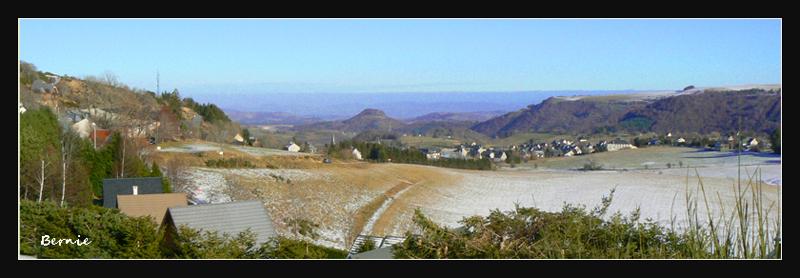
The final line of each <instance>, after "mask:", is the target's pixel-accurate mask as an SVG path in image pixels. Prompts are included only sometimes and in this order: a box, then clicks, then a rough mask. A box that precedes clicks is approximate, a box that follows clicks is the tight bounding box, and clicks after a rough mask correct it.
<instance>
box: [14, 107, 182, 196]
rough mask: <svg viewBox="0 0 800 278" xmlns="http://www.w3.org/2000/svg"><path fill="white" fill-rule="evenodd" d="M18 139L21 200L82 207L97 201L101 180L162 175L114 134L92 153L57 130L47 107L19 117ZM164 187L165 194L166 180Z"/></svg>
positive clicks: (65, 129)
mask: <svg viewBox="0 0 800 278" xmlns="http://www.w3.org/2000/svg"><path fill="white" fill-rule="evenodd" d="M19 137H20V161H19V163H20V167H19V170H20V183H19V186H20V198H21V199H26V200H36V201H37V202H41V201H46V200H52V201H57V202H59V203H60V204H61V205H66V204H71V205H78V206H85V205H89V204H91V203H92V201H93V200H100V199H102V194H103V179H106V178H125V177H159V176H163V175H162V173H161V170H160V169H159V166H158V165H157V164H156V163H153V164H152V165H149V166H148V165H147V164H146V163H145V161H144V160H143V158H142V157H141V155H140V153H139V152H138V148H137V147H136V146H135V143H134V142H132V140H130V139H126V138H124V137H123V136H122V135H121V134H120V133H119V132H114V133H113V134H112V135H111V138H109V141H108V143H106V144H104V145H102V146H100V147H98V148H96V149H95V147H94V142H93V141H90V140H89V139H88V138H80V137H79V136H78V135H77V134H76V133H75V132H74V131H72V129H70V128H69V126H68V125H64V126H62V124H60V123H59V121H58V119H57V118H56V115H55V114H54V113H53V112H52V111H51V110H50V109H49V108H48V107H41V108H38V109H32V110H28V111H26V112H25V113H23V114H21V115H20V133H19ZM164 186H165V191H167V192H169V189H170V185H169V181H168V180H167V179H164Z"/></svg>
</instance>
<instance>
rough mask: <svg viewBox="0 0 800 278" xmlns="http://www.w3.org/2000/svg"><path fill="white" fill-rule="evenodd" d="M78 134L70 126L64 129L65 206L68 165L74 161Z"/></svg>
mask: <svg viewBox="0 0 800 278" xmlns="http://www.w3.org/2000/svg"><path fill="white" fill-rule="evenodd" d="M75 144H76V136H75V135H74V134H73V133H72V131H71V130H70V129H68V128H65V129H64V134H62V135H61V206H62V207H63V206H64V196H65V195H66V192H67V189H66V188H67V165H69V163H70V162H71V161H72V153H73V150H74V149H75Z"/></svg>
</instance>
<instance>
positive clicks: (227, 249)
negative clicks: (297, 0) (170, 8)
mask: <svg viewBox="0 0 800 278" xmlns="http://www.w3.org/2000/svg"><path fill="white" fill-rule="evenodd" d="M781 26H782V20H781V19H713V20H712V19H680V20H678V19H603V20H600V19H513V20H512V19H19V20H18V29H19V32H18V59H19V64H18V73H19V86H18V88H19V91H18V100H19V114H18V140H19V146H18V162H19V176H18V200H19V201H18V204H19V211H18V221H19V222H18V234H19V245H18V250H19V259H20V260H23V259H24V260H27V259H382V260H386V259H781V258H782V255H781V254H782V249H781V247H782V241H781V240H782V227H783V226H782V225H783V222H782V186H783V185H782V156H781V142H782V137H781V127H782V113H781V109H782V88H781V87H782V85H781V81H782V52H781V51H782V33H781ZM54 42H55V43H54Z"/></svg>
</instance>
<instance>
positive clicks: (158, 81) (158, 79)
mask: <svg viewBox="0 0 800 278" xmlns="http://www.w3.org/2000/svg"><path fill="white" fill-rule="evenodd" d="M159 94H161V73H160V72H159V71H158V69H156V96H157V95H159Z"/></svg>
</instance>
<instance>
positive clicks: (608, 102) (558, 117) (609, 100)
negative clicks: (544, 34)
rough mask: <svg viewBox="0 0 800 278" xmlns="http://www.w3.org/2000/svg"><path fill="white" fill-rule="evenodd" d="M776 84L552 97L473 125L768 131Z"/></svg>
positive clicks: (489, 128) (494, 132) (485, 129)
mask: <svg viewBox="0 0 800 278" xmlns="http://www.w3.org/2000/svg"><path fill="white" fill-rule="evenodd" d="M780 103H781V93H780V89H777V90H764V89H759V88H756V89H746V90H723V91H719V90H696V91H693V92H685V93H675V94H670V95H664V96H658V97H638V96H634V95H632V96H625V95H615V96H595V97H572V98H565V97H551V98H548V99H547V100H545V101H543V102H542V103H540V104H536V105H530V106H528V107H527V108H525V109H521V110H519V111H514V112H511V113H508V114H505V115H502V116H498V117H495V118H493V119H490V120H487V121H484V122H481V123H478V124H476V125H474V126H473V127H472V129H473V130H475V131H477V132H480V133H482V134H485V135H487V136H498V137H505V136H509V135H511V134H514V133H520V132H549V133H596V132H616V131H655V132H687V133H689V132H697V133H711V132H731V131H735V130H739V129H741V130H743V131H754V132H763V133H768V132H770V131H772V130H774V129H775V128H776V127H778V126H779V125H780V113H781V111H780Z"/></svg>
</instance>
